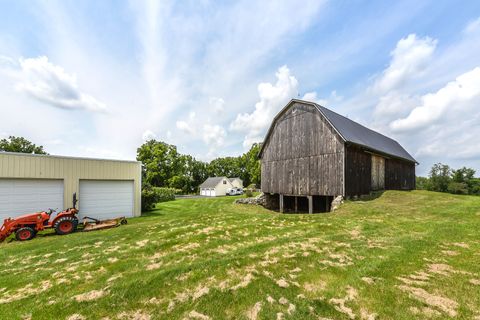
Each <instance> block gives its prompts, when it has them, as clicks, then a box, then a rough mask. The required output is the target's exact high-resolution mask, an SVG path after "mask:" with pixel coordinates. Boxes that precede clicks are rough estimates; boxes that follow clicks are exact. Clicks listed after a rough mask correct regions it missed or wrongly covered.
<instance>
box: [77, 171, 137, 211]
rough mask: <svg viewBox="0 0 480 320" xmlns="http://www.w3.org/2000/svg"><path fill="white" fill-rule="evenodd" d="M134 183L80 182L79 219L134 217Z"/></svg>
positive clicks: (110, 181) (112, 181) (109, 181)
mask: <svg viewBox="0 0 480 320" xmlns="http://www.w3.org/2000/svg"><path fill="white" fill-rule="evenodd" d="M133 194H134V188H133V181H114V180H105V181H104V180H80V194H79V196H78V200H79V201H78V206H79V209H80V214H79V218H80V219H81V218H82V217H84V216H88V217H92V218H96V219H110V218H116V217H122V216H125V217H133Z"/></svg>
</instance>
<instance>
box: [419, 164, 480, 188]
mask: <svg viewBox="0 0 480 320" xmlns="http://www.w3.org/2000/svg"><path fill="white" fill-rule="evenodd" d="M417 189H418V190H430V191H438V192H448V193H453V194H472V195H480V178H476V177H475V170H474V169H472V168H467V167H462V168H460V169H456V170H455V169H452V168H450V166H448V165H446V164H442V163H436V164H434V165H433V166H432V169H430V173H429V174H428V177H417Z"/></svg>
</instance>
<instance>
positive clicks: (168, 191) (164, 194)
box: [154, 188, 182, 202]
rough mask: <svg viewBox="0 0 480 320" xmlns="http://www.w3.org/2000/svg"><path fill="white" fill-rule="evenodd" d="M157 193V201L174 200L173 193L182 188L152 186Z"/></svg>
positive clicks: (177, 192)
mask: <svg viewBox="0 0 480 320" xmlns="http://www.w3.org/2000/svg"><path fill="white" fill-rule="evenodd" d="M154 189H155V190H156V192H157V193H158V200H157V202H165V201H172V200H175V195H176V194H179V193H181V192H182V190H179V189H175V188H154Z"/></svg>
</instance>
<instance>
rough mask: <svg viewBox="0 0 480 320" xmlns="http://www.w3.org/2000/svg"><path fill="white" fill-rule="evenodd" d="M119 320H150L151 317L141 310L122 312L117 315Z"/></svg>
mask: <svg viewBox="0 0 480 320" xmlns="http://www.w3.org/2000/svg"><path fill="white" fill-rule="evenodd" d="M117 318H118V319H121V320H150V319H151V316H150V315H149V314H148V313H146V312H144V311H143V310H136V311H132V312H122V313H120V314H119V315H117Z"/></svg>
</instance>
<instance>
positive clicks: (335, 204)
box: [330, 196, 343, 212]
mask: <svg viewBox="0 0 480 320" xmlns="http://www.w3.org/2000/svg"><path fill="white" fill-rule="evenodd" d="M342 203H343V197H342V196H337V197H336V198H335V199H333V201H332V207H331V210H330V211H331V212H334V211H335V210H337V209H338V208H340V205H341V204H342Z"/></svg>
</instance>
